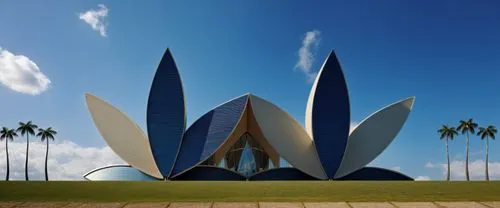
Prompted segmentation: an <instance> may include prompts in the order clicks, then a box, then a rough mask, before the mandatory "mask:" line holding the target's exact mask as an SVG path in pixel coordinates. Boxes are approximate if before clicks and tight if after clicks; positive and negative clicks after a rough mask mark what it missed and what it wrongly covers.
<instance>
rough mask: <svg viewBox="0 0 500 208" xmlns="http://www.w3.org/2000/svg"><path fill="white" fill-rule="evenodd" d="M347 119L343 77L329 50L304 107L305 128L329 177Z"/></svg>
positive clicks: (344, 138)
mask: <svg viewBox="0 0 500 208" xmlns="http://www.w3.org/2000/svg"><path fill="white" fill-rule="evenodd" d="M350 119H351V118H350V106H349V93H348V91H347V84H346V80H345V77H344V73H343V72H342V68H341V66H340V63H339V61H338V60H337V57H336V55H335V53H334V52H333V51H332V52H331V53H330V55H329V56H328V58H327V59H326V61H325V63H324V64H323V67H322V68H321V70H320V72H319V74H318V77H317V78H316V81H315V83H314V85H313V87H312V89H311V93H310V95H309V101H308V103H307V108H306V130H307V131H308V133H309V135H311V137H312V138H313V139H314V142H315V144H316V149H317V150H318V155H319V158H320V160H321V163H322V164H323V169H324V170H325V172H326V174H327V175H328V177H329V178H333V177H334V175H335V172H336V171H337V168H338V167H339V165H340V162H341V160H342V157H343V155H344V150H345V148H346V144H347V139H348V137H349V126H350Z"/></svg>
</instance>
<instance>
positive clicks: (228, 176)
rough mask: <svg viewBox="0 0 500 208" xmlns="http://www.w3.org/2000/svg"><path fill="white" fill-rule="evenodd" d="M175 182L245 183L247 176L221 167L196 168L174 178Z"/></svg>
mask: <svg viewBox="0 0 500 208" xmlns="http://www.w3.org/2000/svg"><path fill="white" fill-rule="evenodd" d="M173 180H179V181H183V180H189V181H190V180H200V181H244V180H246V178H245V176H243V175H241V174H239V173H237V172H234V171H231V170H228V169H224V168H219V167H213V166H196V167H194V168H192V169H190V170H188V171H186V172H185V173H182V174H180V175H179V176H177V177H175V178H173Z"/></svg>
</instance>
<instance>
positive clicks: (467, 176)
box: [465, 132, 470, 181]
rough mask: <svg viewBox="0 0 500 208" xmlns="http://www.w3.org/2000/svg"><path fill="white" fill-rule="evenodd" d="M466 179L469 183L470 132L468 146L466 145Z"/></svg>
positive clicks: (467, 140) (467, 139)
mask: <svg viewBox="0 0 500 208" xmlns="http://www.w3.org/2000/svg"><path fill="white" fill-rule="evenodd" d="M465 177H466V178H467V181H469V180H470V178H469V132H467V138H466V144H465Z"/></svg>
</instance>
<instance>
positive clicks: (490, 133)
mask: <svg viewBox="0 0 500 208" xmlns="http://www.w3.org/2000/svg"><path fill="white" fill-rule="evenodd" d="M496 133H497V128H496V127H495V126H493V125H490V126H488V127H487V128H483V127H479V132H477V135H478V136H481V140H483V139H484V138H486V169H485V175H486V180H487V181H489V180H490V174H489V173H488V145H489V143H490V142H489V138H492V139H495V134H496Z"/></svg>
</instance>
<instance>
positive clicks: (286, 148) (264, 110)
mask: <svg viewBox="0 0 500 208" xmlns="http://www.w3.org/2000/svg"><path fill="white" fill-rule="evenodd" d="M250 102H251V105H252V110H253V113H254V116H255V120H256V121H257V123H258V125H259V127H260V129H261V131H262V133H263V134H264V136H265V137H266V139H267V141H268V142H269V143H270V144H271V146H273V147H274V149H276V151H277V152H278V153H279V155H280V156H281V157H283V158H284V159H285V160H286V161H288V162H289V163H290V164H292V165H293V167H295V168H297V169H299V170H301V171H303V172H304V173H307V174H309V175H311V176H313V177H316V178H319V179H327V178H328V177H327V176H326V174H325V172H324V171H323V167H322V165H321V162H320V160H319V157H318V153H317V152H316V148H315V146H314V142H313V140H312V139H311V138H310V137H309V134H308V133H307V132H306V131H305V129H304V128H303V127H302V126H301V125H300V124H299V123H297V121H295V119H293V118H292V117H291V116H290V115H289V114H288V113H286V112H284V111H282V110H281V109H280V108H278V106H276V105H274V104H272V103H270V102H268V101H266V100H264V99H262V98H259V97H257V96H254V95H250Z"/></svg>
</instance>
